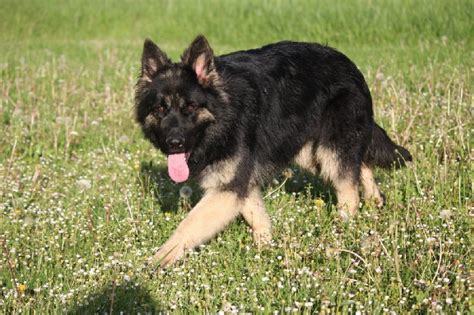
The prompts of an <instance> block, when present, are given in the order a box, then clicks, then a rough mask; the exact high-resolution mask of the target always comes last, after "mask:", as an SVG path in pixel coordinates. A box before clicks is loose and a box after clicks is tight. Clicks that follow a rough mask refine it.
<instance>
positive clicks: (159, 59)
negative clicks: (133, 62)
mask: <svg viewBox="0 0 474 315" xmlns="http://www.w3.org/2000/svg"><path fill="white" fill-rule="evenodd" d="M170 63H171V60H170V59H169V58H168V57H167V56H166V54H165V53H164V52H163V51H161V49H160V48H159V47H158V46H156V44H155V43H154V42H153V41H151V40H150V39H148V38H147V39H145V43H144V44H143V54H142V69H141V70H142V71H141V78H142V79H143V80H145V81H149V82H151V81H152V80H153V78H154V77H155V75H156V73H157V72H158V71H160V69H161V68H163V67H164V66H165V65H167V64H170Z"/></svg>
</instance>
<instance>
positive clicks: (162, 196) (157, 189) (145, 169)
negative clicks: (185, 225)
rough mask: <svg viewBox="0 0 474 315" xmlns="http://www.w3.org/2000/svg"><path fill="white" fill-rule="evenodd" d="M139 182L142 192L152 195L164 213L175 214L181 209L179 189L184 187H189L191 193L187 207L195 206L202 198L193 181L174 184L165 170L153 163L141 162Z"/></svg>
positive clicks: (181, 199) (163, 167)
mask: <svg viewBox="0 0 474 315" xmlns="http://www.w3.org/2000/svg"><path fill="white" fill-rule="evenodd" d="M140 182H141V185H142V187H143V189H144V191H145V192H146V193H149V194H152V195H153V196H154V197H155V199H156V201H157V203H158V204H159V205H160V207H161V209H162V210H163V211H165V212H176V211H177V210H178V209H179V208H181V207H183V204H182V202H183V198H181V197H180V189H181V188H182V187H183V186H185V185H186V186H189V187H191V189H192V191H193V193H192V195H191V197H190V198H189V200H188V203H189V204H188V205H187V206H191V205H195V204H196V203H197V202H198V201H199V199H201V197H202V192H201V189H200V188H199V185H198V184H197V182H196V181H195V180H189V181H187V182H186V183H183V184H175V183H173V182H172V181H171V179H170V178H169V176H168V170H167V168H166V167H165V166H163V165H160V164H156V163H153V161H149V162H145V161H142V162H141V164H140Z"/></svg>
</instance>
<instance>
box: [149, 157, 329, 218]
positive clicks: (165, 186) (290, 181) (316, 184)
mask: <svg viewBox="0 0 474 315" xmlns="http://www.w3.org/2000/svg"><path fill="white" fill-rule="evenodd" d="M288 172H290V174H288ZM285 178H286V181H285ZM275 179H276V180H277V184H272V185H267V186H265V190H266V193H269V192H272V191H273V190H274V189H277V188H279V189H283V190H284V191H285V192H287V193H296V194H302V193H304V194H306V195H307V194H310V195H309V196H308V197H311V198H314V199H315V198H318V199H322V200H324V201H325V202H326V203H328V204H332V203H335V201H336V196H335V194H334V192H333V190H332V189H330V188H329V186H328V185H327V184H325V183H324V182H323V181H322V180H321V178H319V177H317V176H314V175H312V174H310V173H308V172H306V171H304V170H302V169H300V168H298V167H296V166H292V167H291V168H289V169H287V170H284V171H283V172H282V173H280V174H278V175H277V176H275ZM283 181H285V183H284V185H283V187H280V186H281V184H278V183H282V182H283ZM140 182H141V185H142V187H143V189H144V191H145V193H147V194H151V195H153V197H154V198H155V200H156V202H157V203H158V204H159V205H160V207H161V209H162V210H163V211H165V212H175V211H177V209H179V208H182V207H183V200H184V199H185V198H183V196H182V194H183V192H182V190H183V187H184V186H188V187H186V190H185V191H184V193H186V192H189V188H191V191H192V194H191V196H190V197H187V199H186V205H184V206H185V207H188V208H190V207H191V206H193V205H195V204H196V203H197V202H198V201H199V199H200V198H201V197H202V194H203V192H202V190H201V189H200V187H199V185H198V183H197V182H196V181H195V180H189V181H187V182H186V183H185V184H174V183H173V182H172V181H171V180H170V178H169V176H168V171H167V169H166V166H164V165H162V164H157V163H154V162H153V161H142V162H141V165H140ZM180 190H181V191H180ZM266 193H264V194H266ZM188 210H189V209H188Z"/></svg>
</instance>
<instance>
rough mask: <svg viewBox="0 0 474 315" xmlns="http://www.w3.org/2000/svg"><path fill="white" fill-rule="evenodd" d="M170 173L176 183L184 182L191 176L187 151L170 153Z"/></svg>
mask: <svg viewBox="0 0 474 315" xmlns="http://www.w3.org/2000/svg"><path fill="white" fill-rule="evenodd" d="M168 174H169V175H170V177H171V179H172V180H173V181H175V182H176V183H181V182H184V181H186V180H187V179H188V177H189V168H188V163H186V153H179V154H170V155H168Z"/></svg>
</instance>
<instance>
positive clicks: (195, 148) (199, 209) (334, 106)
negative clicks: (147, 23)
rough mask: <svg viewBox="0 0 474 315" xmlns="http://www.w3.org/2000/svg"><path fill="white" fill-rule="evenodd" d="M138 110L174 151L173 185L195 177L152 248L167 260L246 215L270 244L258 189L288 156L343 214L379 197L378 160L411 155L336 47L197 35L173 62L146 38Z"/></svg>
mask: <svg viewBox="0 0 474 315" xmlns="http://www.w3.org/2000/svg"><path fill="white" fill-rule="evenodd" d="M135 114H136V120H137V122H138V124H139V125H140V126H141V129H142V131H143V134H144V136H145V138H146V139H148V140H149V141H150V142H151V143H152V144H153V145H154V146H155V147H156V148H158V149H159V150H161V151H162V152H163V153H164V154H165V155H166V156H167V158H168V174H169V176H170V178H171V179H172V180H173V181H174V182H176V183H180V182H184V181H186V180H187V179H188V178H189V177H190V176H192V177H195V178H197V180H198V182H199V184H200V186H201V187H202V189H203V191H204V195H203V198H202V199H201V200H200V201H199V202H198V203H197V204H196V206H195V207H194V208H193V209H192V210H191V211H190V213H189V214H188V215H187V217H186V218H185V219H184V220H183V221H182V222H181V223H180V224H179V226H178V227H177V229H176V231H175V232H174V234H173V235H172V236H171V237H170V238H169V240H168V241H167V242H166V243H165V244H164V245H163V246H162V247H161V248H160V249H159V250H158V252H157V253H156V254H155V255H154V256H153V257H152V260H153V261H154V262H155V263H158V264H160V265H161V266H163V267H165V266H167V265H170V264H172V263H174V262H175V261H177V260H178V259H180V258H181V257H183V255H184V254H185V252H186V250H189V249H192V248H194V247H196V246H198V245H200V244H202V243H204V242H206V241H208V240H209V239H211V238H212V237H213V236H214V235H216V234H217V233H218V232H220V231H221V230H223V229H224V227H225V226H226V225H228V224H229V223H230V222H231V221H232V220H233V219H235V218H236V217H237V216H239V215H242V217H243V218H244V219H245V221H246V222H247V223H248V224H249V225H250V227H251V229H252V234H253V239H254V242H255V243H256V245H257V246H259V247H260V246H264V245H265V244H268V243H269V242H270V241H271V238H272V236H271V235H272V234H271V230H272V227H271V220H270V217H269V215H268V213H267V211H266V210H265V205H264V202H263V200H262V195H261V192H260V187H261V186H262V185H264V184H265V183H266V182H267V181H268V180H269V179H271V178H272V175H274V174H275V173H276V172H277V171H278V170H281V169H282V168H284V167H285V166H287V165H288V164H289V163H291V162H295V163H296V164H297V165H299V166H300V167H302V168H303V169H305V170H308V171H309V172H311V173H313V174H315V175H318V174H319V175H320V176H321V177H322V178H323V179H324V180H325V181H326V182H328V183H329V184H331V185H332V187H333V188H334V190H335V193H336V196H337V209H338V211H339V213H340V215H341V217H343V218H348V217H351V216H353V215H355V214H356V211H357V209H358V207H359V200H360V199H359V186H362V188H363V190H364V197H365V200H372V201H373V202H375V204H376V205H377V206H379V207H381V206H382V205H383V204H384V197H383V195H382V193H381V192H380V190H379V189H378V187H377V185H376V183H375V181H374V177H373V173H372V169H373V168H374V167H376V166H377V167H382V168H389V169H390V168H398V167H402V166H404V165H405V162H407V161H411V160H412V156H411V154H410V153H409V152H408V150H407V149H405V148H403V147H401V146H399V145H396V144H395V143H394V142H393V141H392V140H391V139H390V138H389V137H388V135H387V133H386V132H385V131H384V130H383V129H382V128H381V127H380V126H379V125H377V124H376V123H375V122H374V118H373V109H372V99H371V95H370V92H369V88H368V86H367V84H366V82H365V79H364V77H363V75H362V74H361V72H360V71H359V70H358V69H357V67H356V66H355V65H354V63H353V62H352V61H351V60H350V59H349V58H348V57H346V56H345V55H343V54H342V53H340V52H338V51H337V50H335V49H333V48H330V47H327V46H323V45H320V44H316V43H302V42H290V41H285V42H279V43H274V44H270V45H267V46H264V47H262V48H258V49H252V50H246V51H238V52H233V53H230V54H227V55H222V56H214V53H213V50H212V48H211V46H210V45H209V43H208V41H207V40H206V38H205V37H204V36H202V35H200V36H198V37H196V39H195V40H194V41H193V42H192V43H191V45H190V46H189V47H188V48H187V49H186V50H185V51H184V53H183V55H182V56H181V61H180V62H178V63H173V62H172V61H171V60H170V59H169V58H168V57H167V55H166V54H165V53H164V52H163V51H162V50H161V49H160V48H159V47H158V46H157V45H156V44H155V43H154V42H153V41H151V40H149V39H146V40H145V43H144V47H143V54H142V60H141V71H140V75H139V79H138V82H137V85H136V93H135Z"/></svg>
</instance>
